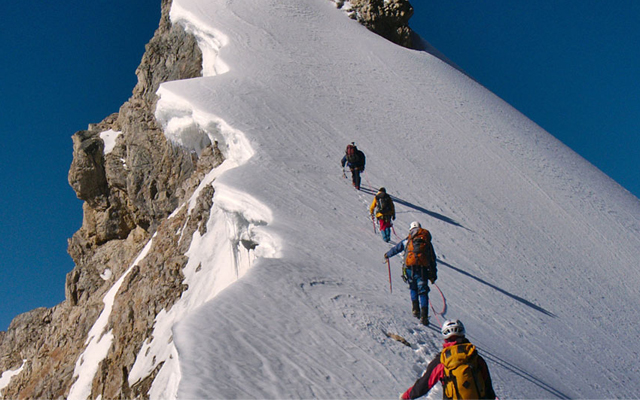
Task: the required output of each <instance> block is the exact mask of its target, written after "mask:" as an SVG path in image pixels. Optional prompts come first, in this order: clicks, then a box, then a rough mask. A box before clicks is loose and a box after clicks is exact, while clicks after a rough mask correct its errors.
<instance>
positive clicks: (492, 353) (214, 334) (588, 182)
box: [129, 0, 640, 399]
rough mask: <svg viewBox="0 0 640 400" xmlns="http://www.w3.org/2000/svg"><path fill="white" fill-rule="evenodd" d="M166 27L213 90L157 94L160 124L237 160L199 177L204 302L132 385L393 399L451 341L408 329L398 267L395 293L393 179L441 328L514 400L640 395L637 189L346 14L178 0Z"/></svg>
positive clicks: (256, 2) (173, 392)
mask: <svg viewBox="0 0 640 400" xmlns="http://www.w3.org/2000/svg"><path fill="white" fill-rule="evenodd" d="M171 18H172V21H173V23H177V24H180V25H182V26H184V27H185V28H186V29H187V30H188V31H189V32H191V33H193V34H194V35H196V37H197V39H198V43H199V45H200V46H201V48H202V49H203V54H204V63H205V65H204V66H203V71H204V74H205V77H203V78H199V79H191V80H185V81H176V82H168V83H166V84H163V85H162V87H161V88H160V90H159V92H158V94H159V96H160V101H159V102H158V108H157V110H156V116H157V118H158V120H159V121H160V122H161V123H162V125H163V127H164V129H165V134H166V135H167V137H168V138H169V139H170V140H172V141H174V142H176V143H179V144H181V145H183V146H186V147H188V148H191V149H192V150H194V151H196V152H199V151H200V150H201V149H202V148H203V147H204V146H206V145H207V144H208V143H210V142H212V141H215V140H217V141H218V143H219V146H220V148H221V149H222V151H223V153H225V156H227V161H225V163H224V164H223V165H222V166H221V167H219V168H218V169H216V170H214V171H212V172H211V174H210V175H209V176H207V178H206V179H205V181H204V182H203V185H206V184H208V183H211V182H212V183H213V186H214V188H215V190H216V192H215V195H214V205H213V209H212V213H211V218H210V220H209V221H208V223H207V233H206V234H205V235H204V236H200V234H199V233H198V232H196V234H195V236H194V240H193V242H192V245H191V249H190V250H189V253H188V256H189V263H188V264H187V267H186V269H185V276H186V277H187V278H186V283H187V284H188V285H189V289H188V290H187V291H186V292H185V293H184V294H183V298H182V299H181V300H180V301H178V302H177V303H176V304H175V305H174V306H173V307H172V309H171V310H168V311H163V312H162V313H161V314H160V315H159V316H158V318H157V321H156V326H155V330H154V333H153V340H151V341H148V342H146V343H145V344H144V345H143V348H142V349H141V351H140V352H139V354H138V358H137V361H136V364H135V365H134V368H133V370H132V371H131V373H130V375H129V383H130V384H133V383H135V382H136V381H138V380H140V379H143V378H144V377H145V376H147V375H148V374H149V373H150V372H151V371H152V370H153V369H154V368H155V367H156V366H157V365H159V363H164V364H163V366H162V368H161V369H160V373H159V375H158V377H157V378H156V380H155V382H154V384H153V387H152V389H151V393H150V394H151V396H152V397H153V398H174V397H176V396H177V397H178V398H185V399H186V398H345V399H347V398H348V399H353V398H397V396H398V394H399V393H400V392H402V391H404V390H405V389H406V388H407V387H409V386H410V385H411V384H412V383H413V382H414V380H415V379H416V378H417V377H418V376H419V375H420V374H421V373H422V370H423V368H424V367H425V365H426V363H427V362H428V361H429V359H430V358H431V357H433V355H434V354H436V352H437V350H438V349H439V348H440V338H439V335H438V333H437V332H436V329H435V328H434V327H433V326H431V327H429V328H425V327H422V326H420V325H418V323H417V320H415V319H414V318H413V317H412V316H411V313H410V300H409V295H408V290H407V288H406V287H405V286H404V284H403V283H402V281H401V280H400V277H399V276H400V259H399V257H396V258H394V259H392V263H391V268H392V279H393V282H392V283H393V292H392V293H390V291H389V277H388V272H387V266H386V264H384V263H383V258H382V254H383V253H384V252H385V251H386V250H387V249H388V247H389V246H388V245H387V244H385V243H383V242H382V240H381V238H380V236H379V235H378V234H375V233H374V229H373V225H372V222H371V220H370V219H369V215H368V211H367V207H368V205H369V203H370V202H371V200H372V197H373V194H374V192H375V190H377V188H378V187H380V186H384V187H386V189H387V192H388V193H390V194H391V195H392V196H394V198H395V200H396V210H397V219H396V221H395V233H396V234H395V235H393V239H394V241H397V240H399V239H400V238H401V237H402V236H404V235H405V234H406V231H407V228H408V225H409V223H410V222H411V221H413V220H418V221H420V222H421V223H422V225H423V226H425V227H427V228H428V229H430V230H431V232H432V235H433V238H434V246H435V249H436V252H437V254H438V256H439V259H440V263H439V274H438V275H439V279H438V281H437V284H438V286H439V287H440V289H441V290H442V292H443V294H444V296H445V297H446V308H445V311H444V315H437V314H434V313H433V312H432V313H431V314H432V322H434V323H435V324H438V323H439V322H440V321H442V320H443V319H444V318H459V319H461V320H462V321H463V322H464V324H465V325H466V327H467V331H468V337H469V338H470V339H471V340H472V341H473V342H474V343H475V344H476V345H478V347H479V348H480V353H481V354H482V355H483V356H484V357H485V358H486V359H487V361H488V364H489V368H490V370H491V373H492V377H493V380H494V387H495V389H496V392H497V394H498V396H499V397H500V398H619V397H629V396H633V394H634V393H638V391H639V390H640V380H638V379H637V378H638V376H640V370H639V365H640V364H639V363H638V361H637V360H638V355H639V353H640V344H637V343H636V342H637V341H635V340H634V338H636V337H638V336H640V328H639V327H638V320H639V316H640V311H639V310H638V304H640V294H639V293H640V291H639V290H638V288H639V287H640V272H639V271H638V260H640V202H639V201H638V199H637V198H635V197H633V196H632V195H630V194H629V193H628V192H626V191H625V190H624V189H622V188H621V187H620V186H618V185H617V184H616V183H615V182H613V181H612V180H610V179H609V178H608V177H606V176H604V175H603V174H602V173H601V172H600V171H598V170H597V169H596V168H594V167H593V166H591V165H590V164H588V163H587V162H586V161H584V160H583V159H582V158H580V157H579V156H577V155H576V154H575V153H573V152H572V151H570V150H569V149H568V148H566V147H565V146H564V145H562V144H561V143H560V142H558V141H557V140H556V139H554V138H553V137H551V136H550V135H549V134H547V133H546V132H545V131H543V130H542V129H540V128H539V127H538V126H537V125H535V124H534V123H532V122H531V121H529V120H528V119H527V118H525V117H524V116H522V115H521V114H519V113H518V112H517V111H516V110H514V109H513V108H511V107H510V106H509V105H507V104H505V103H504V102H503V101H501V100H500V99H498V98H497V97H496V96H494V95H493V94H492V93H490V92H488V91H487V90H486V89H484V88H483V87H481V86H480V85H478V84H477V83H476V82H474V81H472V80H471V79H469V78H468V77H467V76H465V75H464V74H462V73H460V72H459V71H457V70H456V69H455V68H453V67H451V66H449V65H448V64H446V63H444V62H442V61H440V60H439V59H437V58H435V57H433V56H431V55H429V54H427V53H425V52H420V51H413V50H408V49H405V48H401V47H399V46H396V45H394V44H392V43H390V42H388V41H386V40H384V39H382V38H381V37H379V36H376V35H375V34H373V33H371V32H369V31H368V30H367V29H366V28H364V27H362V26H361V25H359V24H358V23H357V22H355V21H353V20H351V19H349V18H347V17H346V15H345V13H344V12H342V11H340V10H338V9H336V7H335V4H334V3H333V2H331V1H328V0H236V1H224V0H206V1H205V0H174V2H173V5H172V12H171ZM351 141H355V142H356V144H357V145H358V147H359V148H360V149H362V150H363V151H364V152H365V153H366V155H367V168H366V172H365V173H364V175H363V183H364V186H363V190H362V191H360V192H357V191H355V190H354V189H353V188H352V187H351V185H350V182H349V181H348V179H344V178H343V176H342V171H341V169H340V159H341V157H342V155H343V152H344V147H345V146H346V144H347V143H349V142H351ZM196 197H197V193H196V195H194V198H193V199H195V198H196ZM193 199H191V200H190V202H189V204H187V205H185V206H186V207H189V208H191V207H193V204H194V203H193V201H194V200H193ZM177 234H179V233H177ZM255 245H257V246H255ZM247 246H248V247H247ZM431 299H432V301H433V306H434V310H436V311H442V309H443V304H442V298H441V297H440V294H439V293H438V292H437V291H435V290H434V291H432V292H431ZM385 332H391V333H396V334H399V335H401V336H403V337H404V338H406V339H407V340H408V341H409V342H410V343H411V344H412V345H413V346H412V347H406V346H403V345H402V344H400V343H398V342H396V341H393V340H391V339H390V338H388V337H387V336H386V335H385ZM437 390H438V389H436V393H433V394H431V395H430V398H436V397H439V396H441V394H440V393H437Z"/></svg>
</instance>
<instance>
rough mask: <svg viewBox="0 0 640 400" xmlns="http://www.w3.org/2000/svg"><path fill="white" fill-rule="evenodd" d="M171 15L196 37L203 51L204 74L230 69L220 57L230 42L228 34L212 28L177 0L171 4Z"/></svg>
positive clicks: (222, 72) (174, 21) (172, 18)
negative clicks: (220, 53)
mask: <svg viewBox="0 0 640 400" xmlns="http://www.w3.org/2000/svg"><path fill="white" fill-rule="evenodd" d="M169 17H170V18H171V22H172V23H173V24H177V25H181V26H182V27H183V28H184V30H185V31H186V32H187V33H190V34H192V35H193V36H194V37H195V38H196V41H197V42H198V47H199V48H200V51H201V52H202V75H203V76H215V75H219V74H224V73H225V72H228V71H229V67H228V66H227V65H226V64H225V63H224V62H223V61H222V60H220V59H219V57H218V53H219V52H220V49H221V48H222V47H223V46H225V45H226V44H227V43H228V42H229V39H228V38H227V36H226V35H224V34H223V33H222V32H220V31H218V30H217V29H214V28H211V27H210V26H209V25H208V24H207V23H205V22H204V21H202V19H201V18H200V16H199V15H197V14H194V13H192V12H190V11H187V10H186V9H185V8H183V7H182V6H181V5H180V4H179V3H177V2H175V1H174V2H173V3H172V4H171V11H170V13H169Z"/></svg>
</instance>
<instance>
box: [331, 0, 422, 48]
mask: <svg viewBox="0 0 640 400" xmlns="http://www.w3.org/2000/svg"><path fill="white" fill-rule="evenodd" d="M336 4H337V6H338V7H339V8H342V7H343V6H344V4H345V2H344V1H343V0H336ZM349 4H350V6H351V10H350V16H351V17H352V18H354V19H356V20H358V22H360V23H361V24H362V25H364V26H366V27H367V28H368V29H369V30H370V31H372V32H375V33H377V34H378V35H380V36H382V37H384V38H385V39H388V40H390V41H392V42H393V43H396V44H399V45H400V46H403V47H407V48H410V49H414V48H417V47H418V46H417V45H416V44H414V40H413V37H414V34H413V31H412V30H411V28H409V19H410V18H411V16H412V15H413V6H412V5H411V3H409V1H408V0H351V1H350V2H349Z"/></svg>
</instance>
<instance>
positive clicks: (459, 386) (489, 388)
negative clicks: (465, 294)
mask: <svg viewBox="0 0 640 400" xmlns="http://www.w3.org/2000/svg"><path fill="white" fill-rule="evenodd" d="M441 332H442V336H443V337H444V344H443V345H442V347H443V349H442V351H441V352H440V354H438V356H436V357H435V358H434V359H433V360H432V361H431V362H430V363H429V365H428V366H427V370H426V371H425V372H424V374H422V376H421V377H420V378H418V380H417V381H416V382H415V383H414V384H413V386H411V387H410V388H409V389H407V391H406V392H404V393H403V394H402V395H401V396H400V399H404V400H407V399H417V398H418V397H422V396H424V395H425V394H427V393H428V392H429V390H431V388H432V387H433V386H434V385H435V384H436V383H438V381H440V382H442V389H443V393H442V398H443V399H495V398H496V393H495V392H494V390H493V384H492V383H491V375H490V374H489V367H487V363H486V361H485V360H484V359H483V358H482V357H481V356H480V355H479V354H478V351H477V349H476V347H475V346H474V345H473V344H471V342H469V340H467V338H466V337H465V329H464V325H463V324H462V322H460V321H459V320H455V321H454V320H447V321H445V322H444V324H442V329H441Z"/></svg>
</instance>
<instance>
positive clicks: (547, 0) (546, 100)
mask: <svg viewBox="0 0 640 400" xmlns="http://www.w3.org/2000/svg"><path fill="white" fill-rule="evenodd" d="M610 3H611V4H610ZM412 4H413V6H414V8H415V11H416V12H415V15H414V17H413V18H412V20H411V26H412V28H413V29H414V30H416V31H417V32H418V33H419V34H420V35H421V36H423V37H424V38H425V39H427V40H428V41H429V42H431V43H432V44H433V45H434V46H435V47H437V48H438V49H439V50H441V51H442V52H443V53H444V54H446V55H447V56H448V57H449V58H450V59H452V60H453V61H454V62H456V63H457V64H458V65H459V66H461V67H462V68H463V69H464V70H465V71H467V72H468V73H469V74H470V75H471V76H472V77H474V78H475V79H476V80H477V81H479V82H480V83H482V84H483V85H484V86H486V87H487V88H488V89H490V90H491V91H493V92H494V93H496V94H497V95H498V96H500V97H502V98H503V99H504V100H506V101H507V102H508V103H510V104H511V105H513V106H514V107H515V108H517V109H518V110H520V111H521V112H523V113H524V114H525V115H527V116H528V117H529V118H531V119H532V120H533V121H535V122H536V123H538V124H539V125H540V126H542V127H543V128H544V129H546V130H547V131H549V132H550V133H551V134H552V135H554V136H555V137H557V138H558V139H560V140H561V141H563V142H564V143H565V144H567V145H568V146H569V147H571V148H572V149H574V150H575V151H576V152H578V153H579V154H581V155H582V156H583V157H585V158H586V159H587V160H589V161H590V162H591V163H593V164H594V165H596V166H597V167H598V168H600V169H601V170H602V171H603V172H605V173H606V174H607V175H609V176H611V177H612V178H613V179H615V180H616V181H617V182H618V183H620V184H621V185H623V186H624V187H625V188H627V189H628V190H630V191H631V192H632V193H634V194H635V195H636V196H637V197H640V161H639V159H640V157H638V155H639V154H638V150H639V149H640V121H639V120H638V118H637V116H638V115H640V101H638V97H639V95H638V93H640V78H638V75H637V71H640V47H639V46H638V45H637V44H638V43H640V26H638V24H637V21H638V20H640V5H638V4H636V3H635V2H632V1H630V0H621V1H616V2H601V1H594V0H588V1H584V0H582V1H574V0H572V1H561V2H558V1H551V0H541V1H537V2H513V1H506V0H504V1H502V0H487V1H482V2H480V1H472V0H446V1H444V0H443V1H433V2H429V1H426V0H413V2H412ZM0 12H2V15H3V17H4V18H3V21H4V22H3V24H2V25H0V32H2V36H1V37H2V41H1V42H0V46H2V54H3V62H2V63H1V64H0V77H1V79H2V85H1V87H2V95H1V96H0V102H1V109H2V110H3V118H1V119H0V132H2V135H3V138H4V139H5V140H4V145H3V146H2V147H1V148H0V151H1V157H0V162H1V163H2V165H1V167H0V171H1V173H0V179H1V183H2V188H3V189H4V190H3V191H2V195H1V197H0V198H1V201H2V203H1V207H0V212H1V213H2V214H1V216H0V223H1V224H2V230H3V231H4V232H5V234H4V238H3V240H2V244H1V246H0V330H5V329H6V328H7V327H8V325H9V322H10V321H11V319H12V318H13V317H14V316H16V315H17V314H19V313H21V312H25V311H28V310H31V309H33V308H36V307H51V306H54V305H55V304H57V303H59V302H61V301H62V300H63V299H64V282H65V275H66V273H67V272H69V271H70V270H71V269H72V268H73V263H72V261H71V258H70V257H69V256H68V255H67V253H66V247H67V239H68V238H69V237H71V235H73V233H74V232H75V231H76V230H77V229H78V228H79V227H80V225H81V223H82V204H81V202H80V201H79V200H77V199H76V197H75V194H74V192H73V190H72V189H71V188H70V187H69V185H68V183H67V172H68V169H69V166H70V164H71V158H72V144H71V135H72V134H73V133H74V132H76V131H78V130H81V129H86V127H87V125H88V124H89V123H95V122H99V121H101V120H102V119H103V118H104V117H106V116H107V115H109V114H111V113H113V112H117V111H118V108H119V107H120V105H121V104H122V103H123V102H125V101H126V100H127V99H128V98H129V96H130V94H131V90H132V89H133V86H134V85H135V82H136V77H135V69H136V67H137V65H138V64H139V62H140V59H141V57H142V54H143V52H144V45H145V44H146V43H147V42H148V41H149V39H150V38H151V37H152V36H153V32H154V30H155V29H156V27H157V25H158V20H159V17H160V1H159V0H139V1H135V2H130V1H123V0H112V1H109V2H107V1H102V0H100V1H95V2H82V1H78V0H71V1H68V2H65V3H60V2H58V3H55V2H53V3H52V2H48V3H47V2H35V1H33V0H27V1H24V2H3V3H2V5H0Z"/></svg>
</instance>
